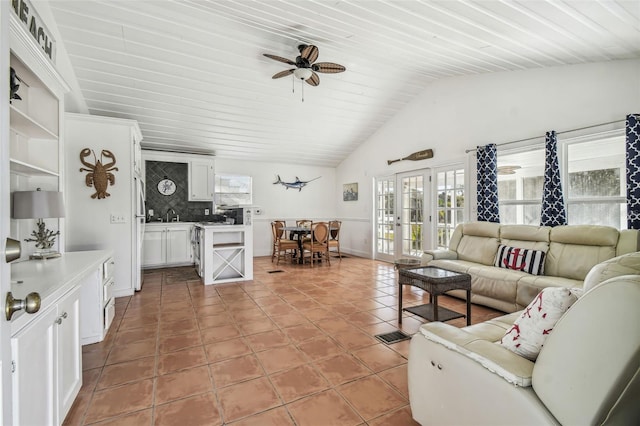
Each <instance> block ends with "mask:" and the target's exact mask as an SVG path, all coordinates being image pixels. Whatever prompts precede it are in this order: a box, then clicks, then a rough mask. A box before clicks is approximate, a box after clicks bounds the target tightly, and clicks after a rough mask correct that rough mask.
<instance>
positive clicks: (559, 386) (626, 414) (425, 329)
mask: <svg viewBox="0 0 640 426" xmlns="http://www.w3.org/2000/svg"><path fill="white" fill-rule="evenodd" d="M639 273H640V253H631V254H627V255H624V256H620V257H617V258H614V259H611V260H609V261H605V262H604V263H601V264H599V265H598V266H596V267H595V268H593V269H592V270H591V271H590V272H589V274H588V276H587V277H586V279H585V281H584V288H583V289H584V291H585V292H584V294H583V296H581V297H580V298H579V299H578V300H577V302H575V303H574V304H573V306H571V307H570V308H569V310H568V311H567V312H566V313H565V314H564V315H563V316H562V317H561V318H560V320H559V321H558V322H557V323H556V324H555V327H554V328H553V330H552V332H551V334H550V335H549V336H548V339H547V340H546V342H545V343H544V346H543V347H542V350H541V351H540V354H539V356H538V358H537V360H536V361H535V362H532V361H529V360H528V359H525V358H523V357H520V356H519V355H516V354H515V353H513V352H511V351H510V350H508V349H506V348H505V347H503V346H501V345H499V344H497V343H496V342H499V341H500V339H501V337H502V336H503V335H504V333H505V331H506V330H507V329H509V328H510V327H511V325H512V323H513V321H514V320H515V319H516V318H517V317H518V313H512V314H508V315H505V316H503V317H500V318H497V319H494V320H491V321H487V322H484V323H480V324H475V325H472V326H468V327H465V328H461V329H460V328H456V327H454V326H451V325H449V324H444V323H441V322H433V323H428V324H424V325H423V326H422V327H421V328H420V331H419V332H417V333H416V334H415V335H414V336H413V338H412V340H411V344H410V350H409V366H408V380H409V399H410V403H411V411H412V414H413V418H414V419H415V420H416V421H417V422H419V423H420V424H422V425H543V424H563V425H594V424H598V425H600V424H605V425H632V424H634V425H637V424H640V403H639V402H638V395H640V332H639V329H638V324H640V309H638V307H639V306H640V275H638V274H639ZM603 281H604V282H603Z"/></svg>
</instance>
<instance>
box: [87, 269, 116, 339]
mask: <svg viewBox="0 0 640 426" xmlns="http://www.w3.org/2000/svg"><path fill="white" fill-rule="evenodd" d="M115 266H116V265H115V261H114V260H113V257H109V258H108V259H106V260H105V261H103V262H102V263H101V265H100V266H99V267H98V268H96V269H95V270H94V271H92V272H91V273H90V274H88V275H87V276H86V277H85V278H84V279H83V280H82V295H81V298H80V300H81V310H80V312H81V317H82V321H81V322H80V337H81V339H80V341H81V343H82V344H83V345H88V344H91V343H96V342H101V341H102V340H103V339H104V337H105V336H106V334H107V331H109V327H110V326H111V322H112V321H113V317H114V315H115V300H114V297H113V287H114V285H115V281H114V272H115Z"/></svg>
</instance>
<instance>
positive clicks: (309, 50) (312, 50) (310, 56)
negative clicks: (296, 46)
mask: <svg viewBox="0 0 640 426" xmlns="http://www.w3.org/2000/svg"><path fill="white" fill-rule="evenodd" d="M300 56H301V57H302V58H303V59H306V60H308V61H309V62H310V63H312V62H315V60H316V59H318V48H317V47H316V46H314V45H313V44H310V45H308V46H305V47H304V48H302V50H301V51H300Z"/></svg>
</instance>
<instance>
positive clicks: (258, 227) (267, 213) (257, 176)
mask: <svg viewBox="0 0 640 426" xmlns="http://www.w3.org/2000/svg"><path fill="white" fill-rule="evenodd" d="M215 163H216V166H215V172H216V174H239V175H246V176H251V177H252V182H253V205H255V206H256V207H257V208H259V209H260V210H261V211H262V214H260V215H254V217H253V238H254V239H253V253H254V256H267V255H270V254H271V221H273V220H276V219H278V220H286V221H287V223H289V224H291V225H293V224H294V223H295V220H296V219H311V220H316V221H318V220H329V219H334V218H335V217H336V216H335V215H336V211H337V202H336V200H337V195H336V178H335V173H336V170H335V169H334V168H332V167H313V166H307V165H300V166H296V165H291V164H279V163H263V162H255V161H241V160H231V159H225V158H216V160H215ZM277 175H280V177H281V179H282V180H283V181H285V182H294V181H295V180H296V177H299V178H300V180H302V181H308V180H311V179H314V178H316V177H318V176H320V179H317V180H314V181H313V182H309V184H308V185H307V186H305V187H304V188H302V190H301V191H298V190H295V189H285V187H284V186H282V185H274V184H273V183H274V182H275V181H276V179H277Z"/></svg>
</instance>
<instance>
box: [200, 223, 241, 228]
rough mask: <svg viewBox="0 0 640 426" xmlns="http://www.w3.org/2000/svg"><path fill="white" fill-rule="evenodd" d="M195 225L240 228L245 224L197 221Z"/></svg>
mask: <svg viewBox="0 0 640 426" xmlns="http://www.w3.org/2000/svg"><path fill="white" fill-rule="evenodd" d="M196 226H197V227H198V228H242V227H244V226H245V225H243V224H239V225H235V224H234V225H229V224H227V223H224V222H220V223H214V222H198V223H196Z"/></svg>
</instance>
